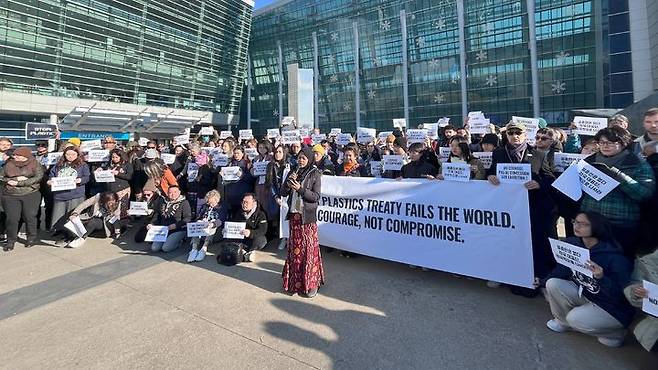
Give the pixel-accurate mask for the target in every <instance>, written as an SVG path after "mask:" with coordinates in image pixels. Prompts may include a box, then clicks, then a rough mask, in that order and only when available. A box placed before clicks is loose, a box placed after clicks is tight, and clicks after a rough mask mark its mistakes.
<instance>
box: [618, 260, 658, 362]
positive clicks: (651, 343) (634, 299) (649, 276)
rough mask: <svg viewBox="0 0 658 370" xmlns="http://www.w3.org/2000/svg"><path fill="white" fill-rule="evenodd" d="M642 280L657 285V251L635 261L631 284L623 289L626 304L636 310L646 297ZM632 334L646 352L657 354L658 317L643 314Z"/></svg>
mask: <svg viewBox="0 0 658 370" xmlns="http://www.w3.org/2000/svg"><path fill="white" fill-rule="evenodd" d="M642 280H646V281H648V282H650V283H654V284H658V251H655V252H653V253H651V254H648V255H646V256H643V257H640V258H638V259H637V260H635V270H634V271H633V275H632V276H631V284H630V285H629V286H627V287H626V288H625V289H624V295H626V299H628V302H630V303H631V304H632V305H633V306H635V307H638V308H641V307H642V299H644V298H647V296H648V292H647V290H646V289H644V288H643V287H642ZM633 334H635V338H637V341H638V342H640V344H641V345H642V347H644V348H645V349H646V350H647V351H651V352H658V317H654V316H651V315H647V314H643V315H642V320H640V322H638V323H637V325H635V328H634V329H633Z"/></svg>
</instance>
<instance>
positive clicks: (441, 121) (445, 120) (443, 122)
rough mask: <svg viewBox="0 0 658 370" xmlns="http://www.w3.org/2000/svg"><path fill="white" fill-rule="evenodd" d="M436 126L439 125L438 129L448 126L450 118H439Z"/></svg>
mask: <svg viewBox="0 0 658 370" xmlns="http://www.w3.org/2000/svg"><path fill="white" fill-rule="evenodd" d="M437 124H438V125H439V127H446V126H448V125H449V124H450V118H448V117H443V118H439V121H438V122H437Z"/></svg>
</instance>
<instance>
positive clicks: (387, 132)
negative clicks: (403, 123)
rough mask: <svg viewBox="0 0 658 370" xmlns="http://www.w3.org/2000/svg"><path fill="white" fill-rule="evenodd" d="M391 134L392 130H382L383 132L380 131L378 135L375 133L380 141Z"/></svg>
mask: <svg viewBox="0 0 658 370" xmlns="http://www.w3.org/2000/svg"><path fill="white" fill-rule="evenodd" d="M391 135H393V131H384V132H380V133H379V135H377V138H378V139H379V140H380V141H386V139H388V137H389V136H391Z"/></svg>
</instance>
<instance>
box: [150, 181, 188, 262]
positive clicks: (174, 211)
mask: <svg viewBox="0 0 658 370" xmlns="http://www.w3.org/2000/svg"><path fill="white" fill-rule="evenodd" d="M153 209H154V213H153V218H152V219H151V222H150V223H149V224H148V225H146V228H147V229H149V230H150V229H151V228H153V227H154V226H166V227H167V229H168V230H169V233H168V235H167V239H166V240H165V241H155V242H153V244H152V245H151V251H152V252H160V251H163V252H171V251H173V250H175V249H176V248H178V247H179V246H180V245H181V243H182V242H183V239H185V236H186V235H187V232H186V230H185V227H186V226H187V223H188V222H190V220H191V219H192V211H191V209H190V203H188V202H187V200H185V197H184V196H182V195H181V193H180V189H179V188H178V186H177V185H171V186H169V191H168V192H167V199H163V198H158V199H157V200H156V201H155V204H154V205H153Z"/></svg>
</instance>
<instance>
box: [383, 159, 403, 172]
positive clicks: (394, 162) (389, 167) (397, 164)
mask: <svg viewBox="0 0 658 370" xmlns="http://www.w3.org/2000/svg"><path fill="white" fill-rule="evenodd" d="M382 160H383V162H384V165H383V166H382V168H383V169H384V171H400V170H401V169H402V166H403V165H404V160H403V159H402V156H401V155H384V156H382Z"/></svg>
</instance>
